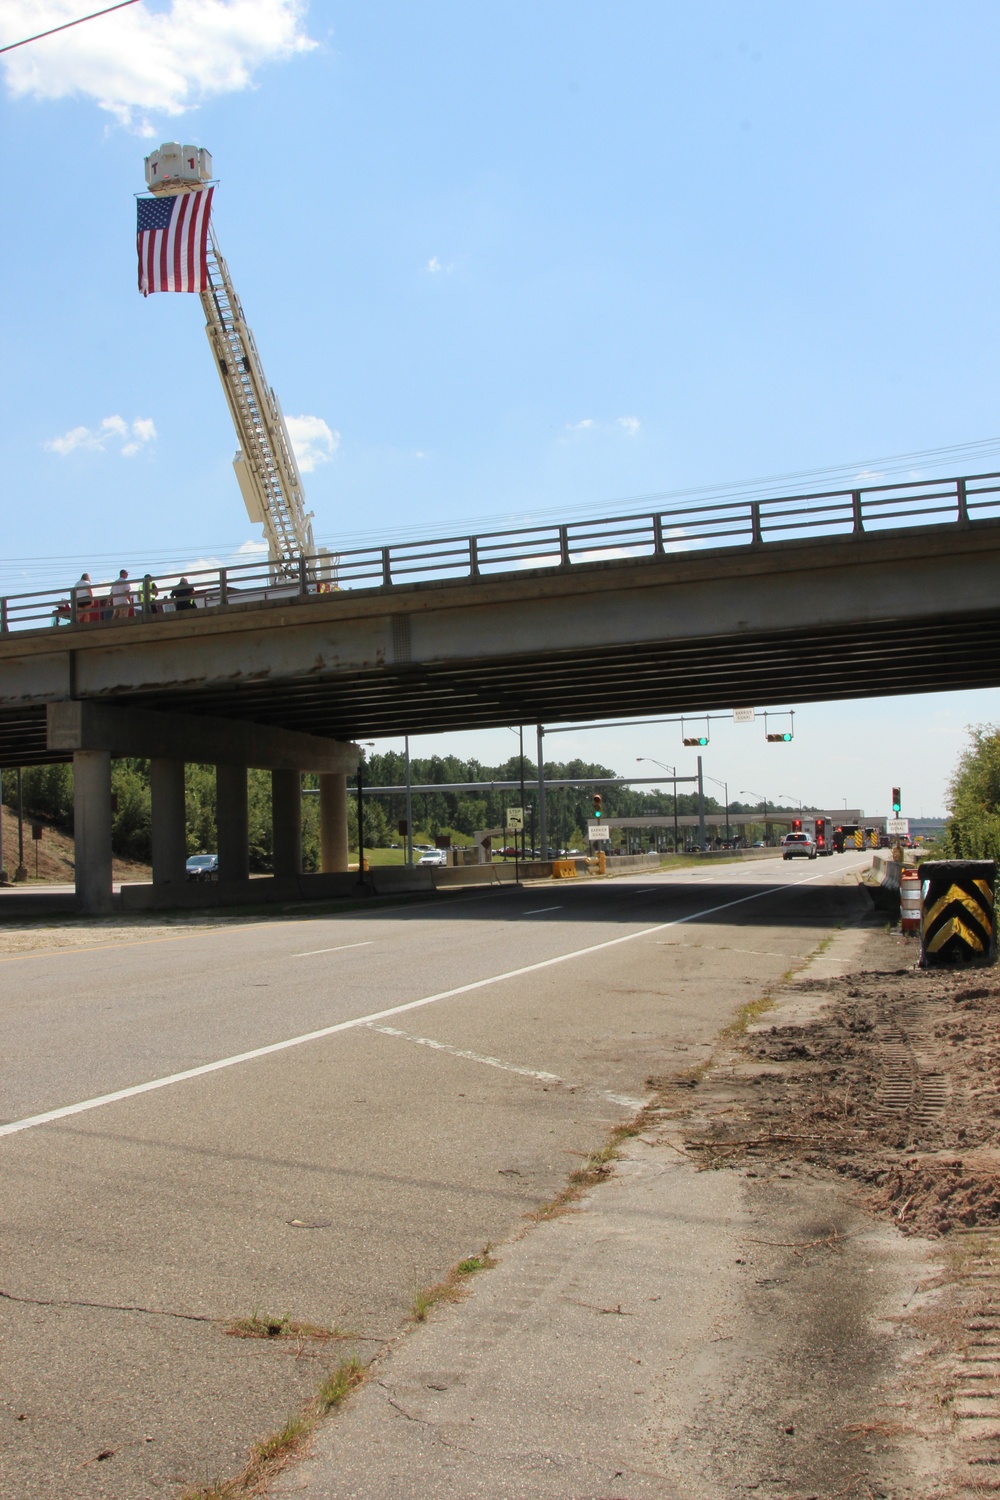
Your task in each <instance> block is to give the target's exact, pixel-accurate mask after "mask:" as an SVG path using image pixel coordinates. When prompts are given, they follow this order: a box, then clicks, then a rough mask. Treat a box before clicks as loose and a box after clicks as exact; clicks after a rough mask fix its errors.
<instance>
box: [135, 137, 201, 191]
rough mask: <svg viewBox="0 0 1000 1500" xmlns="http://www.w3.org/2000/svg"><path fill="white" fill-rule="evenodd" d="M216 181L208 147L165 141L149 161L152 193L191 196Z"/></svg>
mask: <svg viewBox="0 0 1000 1500" xmlns="http://www.w3.org/2000/svg"><path fill="white" fill-rule="evenodd" d="M211 179H212V156H211V152H209V151H206V150H205V148H204V146H181V145H179V144H178V142H177V141H164V143H163V145H162V146H158V147H157V149H156V150H155V151H151V152H150V153H149V155H148V156H147V157H146V186H147V187H148V188H149V191H150V192H151V193H158V194H166V193H190V192H191V191H192V190H193V189H195V188H200V187H202V186H203V185H204V184H205V183H206V182H210V181H211Z"/></svg>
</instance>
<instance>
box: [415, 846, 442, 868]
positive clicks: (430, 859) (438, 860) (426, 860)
mask: <svg viewBox="0 0 1000 1500" xmlns="http://www.w3.org/2000/svg"><path fill="white" fill-rule="evenodd" d="M447 863H448V851H447V849H428V851H427V853H426V854H421V856H420V858H419V859H418V860H417V864H418V865H446V864H447Z"/></svg>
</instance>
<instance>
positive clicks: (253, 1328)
mask: <svg viewBox="0 0 1000 1500" xmlns="http://www.w3.org/2000/svg"><path fill="white" fill-rule="evenodd" d="M225 1332H226V1334H227V1335H228V1337H229V1338H231V1339H299V1340H302V1339H315V1340H316V1341H317V1343H322V1342H323V1341H324V1340H326V1339H353V1338H357V1336H358V1335H357V1334H356V1333H345V1332H344V1331H343V1329H340V1328H323V1327H322V1326H321V1325H320V1324H318V1323H293V1322H292V1320H291V1319H290V1318H289V1316H288V1314H287V1313H283V1314H282V1316H281V1317H280V1318H276V1317H271V1316H269V1315H268V1314H266V1313H261V1312H260V1310H259V1309H258V1308H256V1307H255V1308H254V1310H253V1312H252V1313H251V1314H250V1316H249V1318H237V1319H236V1321H235V1322H234V1323H230V1324H229V1325H228V1327H227V1328H226V1330H225Z"/></svg>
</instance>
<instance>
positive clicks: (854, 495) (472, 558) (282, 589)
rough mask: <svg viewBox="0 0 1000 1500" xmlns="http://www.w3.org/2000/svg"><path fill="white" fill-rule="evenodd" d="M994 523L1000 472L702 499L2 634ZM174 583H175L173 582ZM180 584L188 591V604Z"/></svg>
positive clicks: (66, 614)
mask: <svg viewBox="0 0 1000 1500" xmlns="http://www.w3.org/2000/svg"><path fill="white" fill-rule="evenodd" d="M998 517H1000V473H990V474H973V475H967V476H963V477H959V478H952V479H931V480H911V481H907V482H906V483H903V484H881V485H869V486H866V487H864V488H854V489H849V490H826V491H821V492H819V493H816V494H806V495H783V496H778V497H775V498H772V499H760V500H718V501H703V502H700V503H699V504H696V505H688V506H671V507H667V508H657V509H655V510H652V511H648V512H640V513H637V514H634V515H625V516H613V517H610V518H607V519H603V520H583V521H571V522H566V523H563V524H561V525H558V524H557V525H545V526H522V527H515V528H512V529H509V530H506V531H491V532H485V533H483V534H482V535H478V536H452V537H440V538H435V539H432V540H421V541H409V542H396V543H393V544H391V545H389V546H385V547H374V546H373V547H356V548H352V549H349V550H347V551H345V552H342V553H340V555H339V556H338V557H337V558H335V559H331V558H330V557H329V556H328V555H325V554H324V555H321V556H318V557H308V558H306V557H303V558H300V559H299V560H298V565H297V568H296V569H295V571H294V572H292V573H289V574H285V575H283V576H279V575H276V574H275V570H274V569H273V567H272V566H271V564H270V563H269V562H268V561H267V560H266V559H263V560H261V559H257V560H255V561H253V562H247V563H235V564H232V565H229V566H226V567H217V568H200V569H195V570H191V571H188V572H186V573H184V574H181V573H180V572H178V571H177V570H174V571H173V572H170V573H165V574H158V575H156V576H155V577H154V576H153V575H152V574H147V575H146V576H145V577H144V578H142V579H137V580H135V581H132V590H131V592H132V603H131V604H130V605H126V606H125V607H124V609H123V608H122V607H119V610H118V611H117V612H116V610H115V608H114V605H113V602H112V584H111V582H110V581H108V582H100V583H92V584H91V586H90V598H88V597H87V593H86V590H85V589H84V590H83V591H81V590H80V588H79V586H78V585H74V586H72V587H70V588H62V589H42V590H36V591H33V592H30V593H24V594H8V595H5V596H3V597H0V634H3V635H7V634H9V633H11V632H13V631H19V630H33V629H35V630H37V629H39V628H40V627H42V626H46V625H56V626H66V627H69V628H72V629H83V628H87V627H92V626H97V625H99V624H103V623H105V622H106V621H108V620H113V619H115V617H116V613H117V617H118V619H119V620H121V619H123V618H125V619H141V620H145V621H150V620H155V619H157V618H158V617H159V616H161V615H162V616H166V615H168V614H173V613H176V612H177V611H178V610H181V609H192V608H194V609H218V608H225V607H226V606H228V605H231V604H235V603H263V602H264V601H266V600H270V599H306V598H309V597H314V596H317V595H322V594H325V593H328V592H332V591H333V592H340V591H346V590H350V589H357V588H398V587H404V586H406V585H407V584H413V583H426V582H433V581H434V580H436V579H468V580H471V581H476V580H478V579H489V578H496V577H500V576H502V575H503V574H505V573H516V572H520V571H522V570H523V569H525V568H560V569H565V568H571V567H573V566H574V565H578V564H580V563H588V562H601V561H604V560H607V559H611V558H629V557H635V558H638V557H664V556H669V555H671V554H678V553H684V552H692V551H698V550H701V549H704V548H707V547H720V546H723V547H725V546H732V547H764V546H767V545H768V543H770V542H776V541H787V540H790V539H793V538H796V537H802V536H814V537H824V536H846V535H854V536H861V535H870V534H872V533H875V532H880V531H886V530H892V529H900V528H902V527H906V526H926V525H941V526H957V527H964V526H967V525H968V523H969V522H970V521H974V520H977V519H996V518H998ZM182 580H183V581H182ZM185 583H186V585H187V586H188V588H189V590H190V592H189V593H188V594H187V596H186V597H185Z"/></svg>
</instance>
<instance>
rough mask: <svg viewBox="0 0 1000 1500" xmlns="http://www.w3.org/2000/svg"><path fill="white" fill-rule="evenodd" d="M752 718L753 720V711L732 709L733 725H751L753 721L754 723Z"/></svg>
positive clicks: (750, 709) (749, 709)
mask: <svg viewBox="0 0 1000 1500" xmlns="http://www.w3.org/2000/svg"><path fill="white" fill-rule="evenodd" d="M754 718H755V711H754V710H753V709H752V708H734V709H733V723H734V724H752V723H753V721H754Z"/></svg>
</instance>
